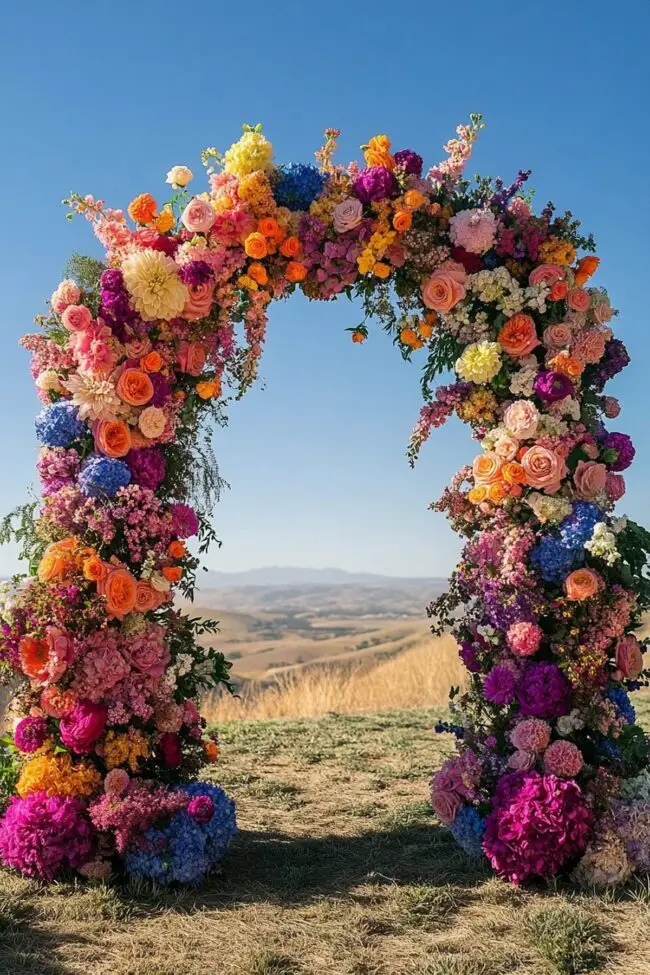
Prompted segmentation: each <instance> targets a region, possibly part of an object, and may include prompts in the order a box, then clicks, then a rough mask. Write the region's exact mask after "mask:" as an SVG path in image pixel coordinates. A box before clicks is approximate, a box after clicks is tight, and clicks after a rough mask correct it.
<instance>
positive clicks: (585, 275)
mask: <svg viewBox="0 0 650 975" xmlns="http://www.w3.org/2000/svg"><path fill="white" fill-rule="evenodd" d="M599 264H600V258H599V257H596V256H595V255H589V256H588V257H583V258H582V259H581V260H580V261H578V267H577V268H576V271H575V280H576V285H577V287H578V288H581V287H582V286H583V284H586V283H587V281H588V280H589V278H591V277H592V276H593V275H594V274H595V273H596V271H597V269H598V265H599Z"/></svg>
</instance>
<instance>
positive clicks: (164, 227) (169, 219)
mask: <svg viewBox="0 0 650 975" xmlns="http://www.w3.org/2000/svg"><path fill="white" fill-rule="evenodd" d="M175 222H176V221H175V218H174V214H173V213H172V211H171V210H168V209H167V207H165V208H164V209H163V211H162V213H161V214H159V216H158V219H157V220H156V230H157V231H158V233H159V234H166V233H167V231H168V230H171V229H172V227H173V226H174V223H175Z"/></svg>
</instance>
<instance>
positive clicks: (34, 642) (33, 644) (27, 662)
mask: <svg viewBox="0 0 650 975" xmlns="http://www.w3.org/2000/svg"><path fill="white" fill-rule="evenodd" d="M18 649H19V652H20V664H21V667H22V670H23V673H25V674H27V676H28V677H31V679H32V680H46V679H47V677H48V670H47V665H48V663H49V661H50V649H49V646H48V643H47V641H46V640H38V639H35V638H34V637H31V636H24V637H23V638H22V640H21V641H20V644H19V647H18Z"/></svg>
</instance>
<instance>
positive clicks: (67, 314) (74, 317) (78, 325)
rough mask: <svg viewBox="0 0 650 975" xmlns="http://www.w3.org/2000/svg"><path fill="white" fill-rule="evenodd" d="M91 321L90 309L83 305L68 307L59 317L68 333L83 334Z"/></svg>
mask: <svg viewBox="0 0 650 975" xmlns="http://www.w3.org/2000/svg"><path fill="white" fill-rule="evenodd" d="M92 320H93V316H92V315H91V314H90V309H88V308H86V306H85V305H68V307H67V308H66V310H65V311H64V312H63V314H62V316H61V321H62V322H63V324H64V325H65V327H66V328H67V329H68V331H69V332H83V330H84V329H85V328H88V326H89V325H90V323H91V322H92Z"/></svg>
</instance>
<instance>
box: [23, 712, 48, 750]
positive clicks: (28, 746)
mask: <svg viewBox="0 0 650 975" xmlns="http://www.w3.org/2000/svg"><path fill="white" fill-rule="evenodd" d="M48 736H49V732H48V727H47V720H46V719H45V718H41V717H34V718H32V717H27V718H23V719H22V721H19V722H18V724H17V725H16V730H15V731H14V742H15V744H16V748H18V749H19V751H21V752H28V753H29V752H35V751H36V750H37V749H38V748H40V747H41V745H42V744H43V743H44V742H45V741H46V739H47V738H48Z"/></svg>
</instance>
